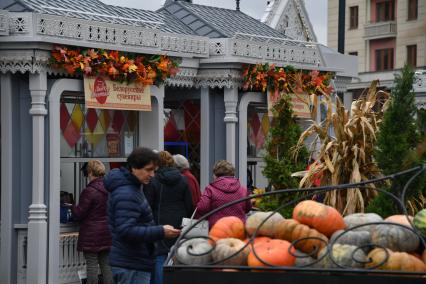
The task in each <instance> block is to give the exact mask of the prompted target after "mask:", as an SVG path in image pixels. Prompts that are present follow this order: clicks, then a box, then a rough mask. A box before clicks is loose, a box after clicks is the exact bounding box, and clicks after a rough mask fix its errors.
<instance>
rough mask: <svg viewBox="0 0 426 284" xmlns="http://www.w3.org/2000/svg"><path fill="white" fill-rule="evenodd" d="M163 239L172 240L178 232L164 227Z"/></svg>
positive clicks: (168, 226)
mask: <svg viewBox="0 0 426 284" xmlns="http://www.w3.org/2000/svg"><path fill="white" fill-rule="evenodd" d="M163 229H164V237H165V238H166V239H173V238H176V237H177V236H179V235H180V230H178V229H175V228H173V226H170V225H164V226H163Z"/></svg>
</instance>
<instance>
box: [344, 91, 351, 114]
mask: <svg viewBox="0 0 426 284" xmlns="http://www.w3.org/2000/svg"><path fill="white" fill-rule="evenodd" d="M352 101H353V93H352V92H344V93H343V105H344V106H345V108H346V109H347V110H348V111H349V114H350V113H351V106H352Z"/></svg>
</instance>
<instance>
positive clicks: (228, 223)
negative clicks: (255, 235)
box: [209, 216, 246, 241]
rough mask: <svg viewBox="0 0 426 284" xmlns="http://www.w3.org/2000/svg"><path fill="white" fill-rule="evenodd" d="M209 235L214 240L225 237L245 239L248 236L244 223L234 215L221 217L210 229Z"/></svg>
mask: <svg viewBox="0 0 426 284" xmlns="http://www.w3.org/2000/svg"><path fill="white" fill-rule="evenodd" d="M209 237H210V238H211V239H212V240H214V241H217V240H219V239H224V238H236V239H240V240H244V239H245V237H246V234H245V228H244V223H243V221H241V219H240V218H237V217H234V216H228V217H223V218H220V219H219V220H218V221H217V222H216V223H215V224H214V225H213V227H212V228H211V229H210V232H209Z"/></svg>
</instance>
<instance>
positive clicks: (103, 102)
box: [84, 77, 151, 111]
mask: <svg viewBox="0 0 426 284" xmlns="http://www.w3.org/2000/svg"><path fill="white" fill-rule="evenodd" d="M84 97H85V101H86V107H87V108H104V109H122V110H137V111H151V95H150V87H149V86H146V87H145V88H143V87H142V86H140V85H137V84H135V83H132V84H127V83H119V82H114V81H111V80H109V79H105V78H103V77H84Z"/></svg>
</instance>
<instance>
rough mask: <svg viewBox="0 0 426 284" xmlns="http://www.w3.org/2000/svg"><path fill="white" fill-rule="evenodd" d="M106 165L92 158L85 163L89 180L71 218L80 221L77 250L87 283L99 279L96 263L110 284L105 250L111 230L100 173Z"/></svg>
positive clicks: (102, 172) (106, 197)
mask: <svg viewBox="0 0 426 284" xmlns="http://www.w3.org/2000/svg"><path fill="white" fill-rule="evenodd" d="M104 175H105V166H104V164H102V162H101V161H98V160H92V161H89V162H88V164H87V177H88V178H89V184H88V185H87V187H86V188H85V189H84V190H83V191H82V192H81V194H80V200H79V203H78V205H74V206H73V207H72V213H73V217H74V219H76V220H77V221H80V232H79V236H78V243H77V250H78V251H82V252H83V253H84V258H85V259H86V267H87V282H86V283H87V284H92V283H98V265H99V267H100V269H101V273H102V277H103V283H104V284H110V283H111V284H112V273H111V268H110V267H109V265H108V252H109V250H110V248H111V233H110V231H109V228H108V220H107V201H108V192H107V191H106V190H105V187H104V181H103V176H104Z"/></svg>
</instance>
